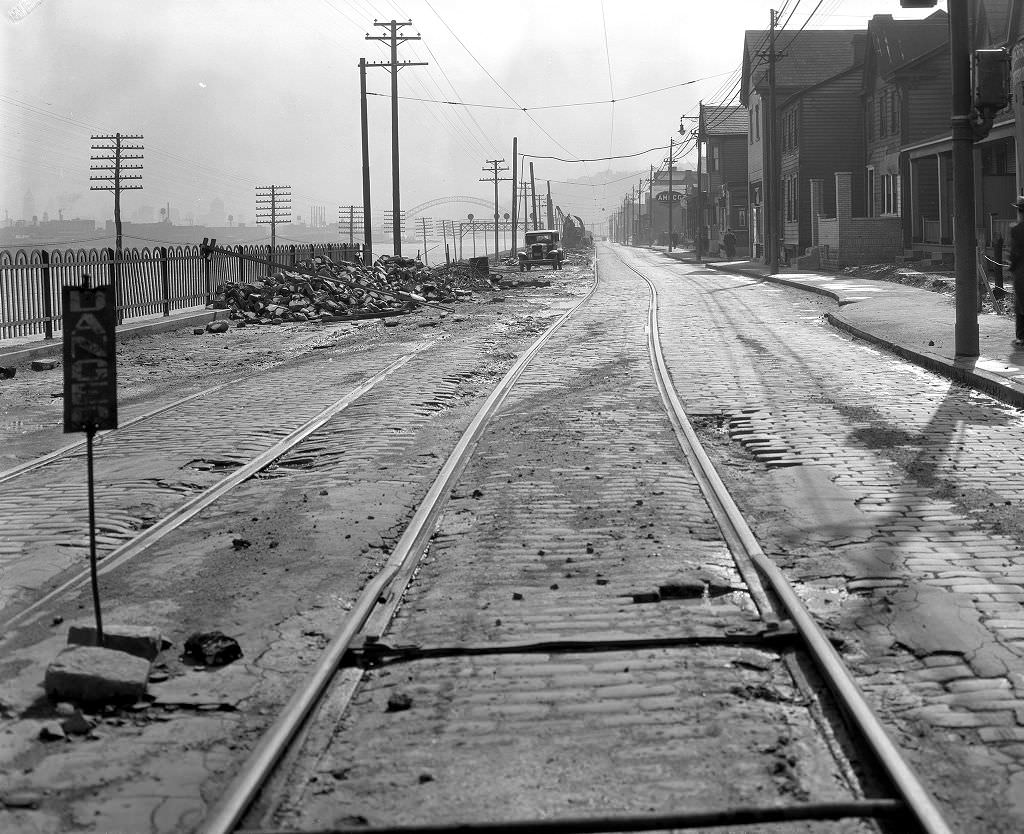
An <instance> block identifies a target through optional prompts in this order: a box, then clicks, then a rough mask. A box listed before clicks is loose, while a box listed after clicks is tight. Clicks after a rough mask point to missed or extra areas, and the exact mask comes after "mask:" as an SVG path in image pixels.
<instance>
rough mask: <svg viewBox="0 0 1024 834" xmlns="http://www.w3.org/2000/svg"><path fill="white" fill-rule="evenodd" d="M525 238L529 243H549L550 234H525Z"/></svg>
mask: <svg viewBox="0 0 1024 834" xmlns="http://www.w3.org/2000/svg"><path fill="white" fill-rule="evenodd" d="M526 239H527V241H528V242H530V243H551V235H527V237H526Z"/></svg>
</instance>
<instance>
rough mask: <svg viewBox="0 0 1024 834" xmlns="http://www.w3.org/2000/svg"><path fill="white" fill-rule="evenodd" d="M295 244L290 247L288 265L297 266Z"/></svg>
mask: <svg viewBox="0 0 1024 834" xmlns="http://www.w3.org/2000/svg"><path fill="white" fill-rule="evenodd" d="M295 257H296V255H295V244H294V243H293V244H291V245H290V246H289V247H288V266H295Z"/></svg>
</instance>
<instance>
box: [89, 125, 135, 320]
mask: <svg viewBox="0 0 1024 834" xmlns="http://www.w3.org/2000/svg"><path fill="white" fill-rule="evenodd" d="M140 139H142V136H141V135H132V136H128V135H123V134H120V133H115V134H114V135H113V136H110V135H98V136H93V137H92V141H93V143H94V144H93V146H92V149H93V150H94V151H101V155H100V156H96V155H93V156H92V157H90V158H91V159H92V161H93V162H99V163H101V164H100V165H90V166H89V170H90V171H100V172H102V173H100V174H90V175H89V180H90V181H91V182H97V183H101V184H100V185H90V186H89V190H90V191H110V192H113V194H114V303H115V306H116V307H117V323H118V324H120V323H121V322H122V320H123V315H124V310H123V306H122V305H123V298H122V293H121V260H122V256H121V250H122V248H123V247H122V238H121V192H122V191H137V190H139V189H141V188H142V185H141V183H139V182H138V180H141V179H142V174H125V173H124V172H125V171H141V170H142V166H141V165H130V164H128V165H126V164H125V163H126V162H128V163H130V162H134V161H137V160H140V159H142V154H141V153H126V151H141V150H143V147H142V145H126V144H124V143H125V142H136V141H138V140H140ZM96 142H99V143H100V144H95V143H96Z"/></svg>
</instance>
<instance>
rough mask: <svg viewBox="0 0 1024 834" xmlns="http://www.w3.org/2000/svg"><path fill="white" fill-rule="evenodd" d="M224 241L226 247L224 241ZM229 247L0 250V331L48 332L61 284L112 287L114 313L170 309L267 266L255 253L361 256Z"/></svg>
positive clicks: (306, 247) (324, 249)
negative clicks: (207, 250) (85, 280)
mask: <svg viewBox="0 0 1024 834" xmlns="http://www.w3.org/2000/svg"><path fill="white" fill-rule="evenodd" d="M225 248H228V247H225ZM230 249H231V251H232V254H230V255H226V254H223V253H213V254H212V255H211V256H210V257H209V258H205V257H204V256H203V254H202V252H201V251H200V247H199V246H198V245H185V246H154V247H152V248H150V247H144V248H141V249H123V250H122V251H121V257H120V259H117V258H115V253H114V250H113V249H109V248H108V249H88V250H86V249H67V250H59V249H58V250H51V251H47V250H44V249H34V250H30V251H26V250H24V249H19V250H16V251H13V252H12V251H11V250H9V249H4V250H0V339H14V338H23V337H26V336H35V335H41V336H42V337H43V338H44V339H52V338H53V334H54V331H55V330H56V331H58V332H59V331H60V328H61V326H62V323H63V318H62V313H63V311H62V310H61V288H62V287H64V286H80V285H81V283H82V276H83V275H89V276H90V277H91V279H92V283H93V285H98V284H107V283H109V284H114V285H115V286H116V287H117V299H118V301H117V312H118V321H119V322H121V321H124V320H129V319H135V318H145V317H148V316H156V315H164V316H169V315H170V314H171V312H172V311H178V310H190V309H196V308H201V307H204V306H206V305H207V304H212V303H213V301H214V299H215V297H216V294H217V289H218V287H220V286H221V285H223V284H224V283H225V282H228V281H235V282H239V283H249V284H252V283H255V282H256V281H258V280H259V279H261V278H263V277H264V276H265V275H267V274H269V271H270V269H269V268H268V267H267V266H265V265H264V264H262V263H259V262H258V260H253V259H262V260H269V261H273V262H275V263H277V264H281V265H284V266H294V265H295V264H297V263H299V262H300V261H304V260H307V259H308V258H312V257H314V256H320V257H324V258H327V259H328V260H330V261H333V262H335V263H340V262H342V261H358V260H359V259H360V250H359V247H358V246H356V247H349V246H348V245H346V244H340V245H339V244H332V243H310V244H298V245H292V246H278V247H276V248H274V249H271V247H270V246H258V245H250V246H233V247H230Z"/></svg>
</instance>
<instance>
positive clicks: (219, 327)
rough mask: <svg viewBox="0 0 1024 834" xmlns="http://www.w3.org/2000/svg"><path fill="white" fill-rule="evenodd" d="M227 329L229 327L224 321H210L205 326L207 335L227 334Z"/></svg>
mask: <svg viewBox="0 0 1024 834" xmlns="http://www.w3.org/2000/svg"><path fill="white" fill-rule="evenodd" d="M229 327H230V325H229V324H228V323H227V322H226V321H224V320H223V319H222V320H221V321H211V322H210V323H209V324H208V325H206V332H207V333H227V332H228V328H229Z"/></svg>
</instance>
